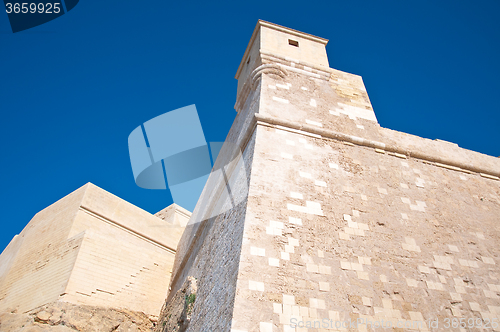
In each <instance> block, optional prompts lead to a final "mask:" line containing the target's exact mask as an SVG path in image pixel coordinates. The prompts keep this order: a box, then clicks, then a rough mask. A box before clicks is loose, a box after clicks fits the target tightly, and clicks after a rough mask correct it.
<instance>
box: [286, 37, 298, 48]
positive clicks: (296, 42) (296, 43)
mask: <svg viewBox="0 0 500 332" xmlns="http://www.w3.org/2000/svg"><path fill="white" fill-rule="evenodd" d="M288 45H292V46H295V47H299V42H298V41H296V40H292V39H288Z"/></svg>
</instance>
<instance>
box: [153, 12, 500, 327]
mask: <svg viewBox="0 0 500 332" xmlns="http://www.w3.org/2000/svg"><path fill="white" fill-rule="evenodd" d="M326 42H327V41H326V40H325V39H322V38H318V37H315V36H311V35H308V34H305V33H301V32H298V31H295V30H292V29H288V28H285V27H281V26H277V25H274V24H270V23H267V22H262V21H260V22H259V23H258V24H257V27H256V29H255V31H254V33H253V35H252V38H251V40H250V43H249V46H248V48H247V50H246V52H245V55H244V56H243V59H242V62H241V65H240V68H239V69H238V72H237V75H236V78H237V79H238V96H237V101H236V105H235V108H236V110H237V112H238V115H237V117H236V119H235V122H234V124H233V127H232V128H231V131H230V133H229V135H228V139H227V141H228V142H229V143H231V144H230V145H228V146H225V149H223V152H222V155H221V156H220V157H219V158H218V160H217V162H218V163H219V162H222V163H224V162H227V160H231V158H233V157H232V156H234V154H235V152H234V148H231V147H232V146H234V145H236V146H238V147H239V148H240V149H241V151H242V159H243V161H244V165H245V167H243V168H236V169H235V170H234V171H233V172H232V173H231V175H230V176H229V177H230V181H229V182H232V183H234V184H236V185H233V186H232V187H231V193H232V195H228V194H227V192H224V191H223V190H221V189H220V187H218V186H217V185H211V184H210V179H209V182H208V184H207V187H206V188H205V189H206V191H207V192H205V193H204V195H207V197H208V198H207V197H204V196H203V195H202V199H200V201H199V203H198V205H197V206H196V209H195V211H194V212H193V216H192V218H191V220H190V223H189V224H188V226H187V228H186V231H185V233H184V235H183V237H182V239H181V242H180V244H179V247H178V252H177V255H176V262H175V265H174V270H173V275H172V284H171V288H172V292H171V293H170V295H169V300H170V301H175V300H177V297H176V295H175V293H174V292H175V291H178V292H179V293H180V294H185V292H186V289H187V286H186V285H188V284H191V283H193V281H192V279H191V280H190V279H188V277H189V276H192V277H194V278H196V279H195V280H196V287H197V293H196V301H195V302H194V305H193V308H192V309H191V312H190V316H189V317H190V321H189V324H184V327H183V328H186V330H187V331H234V332H243V331H247V332H248V331H260V332H271V331H326V330H329V331H330V330H345V329H342V328H335V326H333V325H331V324H334V323H335V322H339V323H343V322H347V321H349V320H350V321H356V320H357V319H360V321H359V322H362V321H363V320H364V321H372V322H382V321H385V322H388V321H389V322H390V323H391V324H392V326H394V327H397V326H398V324H399V326H400V327H401V326H403V327H404V328H402V329H401V330H415V331H416V330H428V329H429V330H430V327H429V326H428V324H429V322H430V321H435V320H436V319H438V323H439V327H438V329H437V330H450V329H452V328H451V325H450V327H449V328H446V325H445V324H446V322H447V321H446V319H448V322H449V323H452V320H453V319H454V318H455V319H456V320H459V319H460V318H464V319H465V320H467V319H469V318H474V319H479V321H482V322H483V324H484V323H485V322H487V321H488V320H489V321H490V322H492V321H493V320H494V319H497V321H498V319H499V318H500V317H499V316H500V297H499V296H500V271H499V267H498V266H499V264H500V260H499V259H500V256H499V255H500V249H499V245H498V244H499V243H500V224H499V223H500V181H499V175H500V159H499V158H495V157H491V156H487V155H483V154H480V153H477V152H473V151H469V150H466V149H462V148H460V147H459V146H457V145H456V144H453V143H449V142H444V141H437V140H436V141H433V140H429V139H424V138H420V137H416V136H413V135H409V134H405V133H400V132H397V131H393V130H389V129H386V128H382V127H380V125H379V124H378V122H377V119H376V115H375V113H374V111H373V108H372V106H371V103H370V100H369V98H368V95H367V92H366V89H365V87H364V84H363V81H362V79H361V77H359V76H357V75H353V74H348V73H344V72H341V71H338V70H334V69H331V68H329V67H328V59H327V57H326V51H325V45H326ZM402 111H404V110H402ZM213 176H214V177H216V176H217V175H216V174H214V175H213ZM221 181H222V180H221V179H214V183H221ZM245 181H246V182H245ZM222 183H223V181H222ZM238 184H239V185H238ZM225 193H226V194H225ZM235 198H238V200H239V201H242V202H243V203H241V204H239V205H238V206H236V207H234V208H232V209H230V210H227V206H228V205H230V201H231V199H233V200H234V199H235ZM214 211H215V212H214ZM217 211H220V213H218V212H217ZM188 286H189V285H188ZM167 302H168V301H167ZM175 310H178V308H177V309H176V308H175V306H170V307H169V306H166V307H165V308H164V310H163V312H162V318H161V320H160V322H162V324H165V326H170V324H171V321H170V320H169V319H166V317H174V319H177V318H175V317H176V312H175ZM177 314H178V313H177ZM324 319H326V320H329V323H328V324H330V325H328V326H326V327H328V328H325V325H322V326H320V327H321V328H323V329H321V328H318V326H316V328H311V329H307V328H303V329H299V328H297V329H295V328H294V327H293V326H292V327H290V323H293V322H295V323H298V322H302V323H303V324H304V325H305V324H307V322H314V321H318V320H319V321H321V322H323V320H324ZM419 322H420V323H423V324H424V325H423V326H420V325H419V324H420V323H419ZM162 324H159V325H158V331H161V330H162V329H161V325H162ZM386 324H387V323H386ZM408 324H412V325H411V328H409V327H408V326H409V325H408ZM475 324H477V321H476V323H475ZM476 326H477V325H476ZM490 327H491V323H490ZM350 328H352V329H351V330H359V331H366V330H370V331H371V330H372V329H371V326H367V325H363V324H359V325H357V326H356V328H353V327H352V326H350ZM493 330H495V329H493ZM496 330H498V328H497V329H496ZM164 331H166V329H164Z"/></svg>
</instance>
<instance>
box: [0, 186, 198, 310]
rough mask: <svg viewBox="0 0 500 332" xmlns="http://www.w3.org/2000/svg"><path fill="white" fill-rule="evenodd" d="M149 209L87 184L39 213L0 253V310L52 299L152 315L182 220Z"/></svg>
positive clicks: (177, 211) (174, 213)
mask: <svg viewBox="0 0 500 332" xmlns="http://www.w3.org/2000/svg"><path fill="white" fill-rule="evenodd" d="M189 214H190V213H189V211H186V210H184V209H182V208H180V207H178V206H176V205H173V206H171V207H168V208H166V209H165V210H162V211H160V212H159V216H160V218H158V217H155V216H153V215H151V214H149V213H148V212H146V211H144V210H142V209H140V208H138V207H136V206H134V205H132V204H130V203H128V202H126V201H124V200H122V199H120V198H118V197H116V196H114V195H112V194H110V193H108V192H106V191H104V190H102V189H100V188H98V187H96V186H94V185H92V184H90V183H89V184H87V185H85V186H83V187H82V188H80V189H78V190H76V191H75V192H73V193H71V194H70V195H68V196H66V197H64V198H63V199H61V200H59V201H58V202H56V203H54V204H53V205H51V206H49V207H48V208H46V209H44V210H43V211H40V212H39V213H37V214H36V215H35V217H34V218H33V219H32V220H31V221H30V223H29V224H28V225H27V226H26V227H25V229H24V230H23V231H22V232H21V233H20V234H19V235H18V236H16V237H14V239H13V240H12V242H11V243H10V244H9V246H8V247H7V248H6V249H5V250H4V252H3V253H2V255H1V256H0V311H4V310H7V308H17V310H18V311H19V312H26V311H28V310H31V309H33V308H36V307H38V306H41V305H43V304H46V303H50V302H53V301H65V302H71V303H74V304H84V305H96V306H106V307H114V308H127V309H129V310H134V311H142V312H146V313H148V314H151V315H158V313H159V311H160V308H161V305H162V304H163V301H164V299H165V297H166V295H167V292H168V284H169V281H170V280H169V275H170V271H171V268H172V265H173V260H174V255H175V248H176V247H177V243H178V240H179V238H180V236H181V234H182V229H183V226H185V223H186V222H187V219H188V218H189Z"/></svg>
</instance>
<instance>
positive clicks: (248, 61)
mask: <svg viewBox="0 0 500 332" xmlns="http://www.w3.org/2000/svg"><path fill="white" fill-rule="evenodd" d="M249 63H250V57H248V60H247V65H248V64H249Z"/></svg>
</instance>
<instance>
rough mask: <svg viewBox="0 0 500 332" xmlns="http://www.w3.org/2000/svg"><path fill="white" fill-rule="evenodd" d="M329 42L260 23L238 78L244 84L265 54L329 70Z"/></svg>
mask: <svg viewBox="0 0 500 332" xmlns="http://www.w3.org/2000/svg"><path fill="white" fill-rule="evenodd" d="M327 43H328V39H324V38H321V37H317V36H313V35H311V34H308V33H304V32H300V31H297V30H294V29H290V28H287V27H284V26H281V25H278V24H274V23H270V22H266V21H262V20H259V21H258V22H257V25H256V27H255V29H254V31H253V34H252V37H251V38H250V42H249V43H248V46H247V48H246V50H245V53H244V55H243V59H242V60H241V63H240V66H239V67H238V71H237V72H236V76H235V78H236V79H237V80H238V81H239V82H240V83H242V82H245V80H246V78H247V77H248V75H249V74H250V73H251V71H252V70H253V69H254V68H255V67H257V66H259V65H260V64H261V59H260V58H261V57H260V55H261V54H268V55H274V56H278V57H281V58H286V59H290V60H293V61H295V62H298V63H300V62H305V63H308V64H311V65H316V66H324V67H326V68H329V64H328V57H327V55H326V48H325V46H326V44H327ZM239 85H240V84H239Z"/></svg>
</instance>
